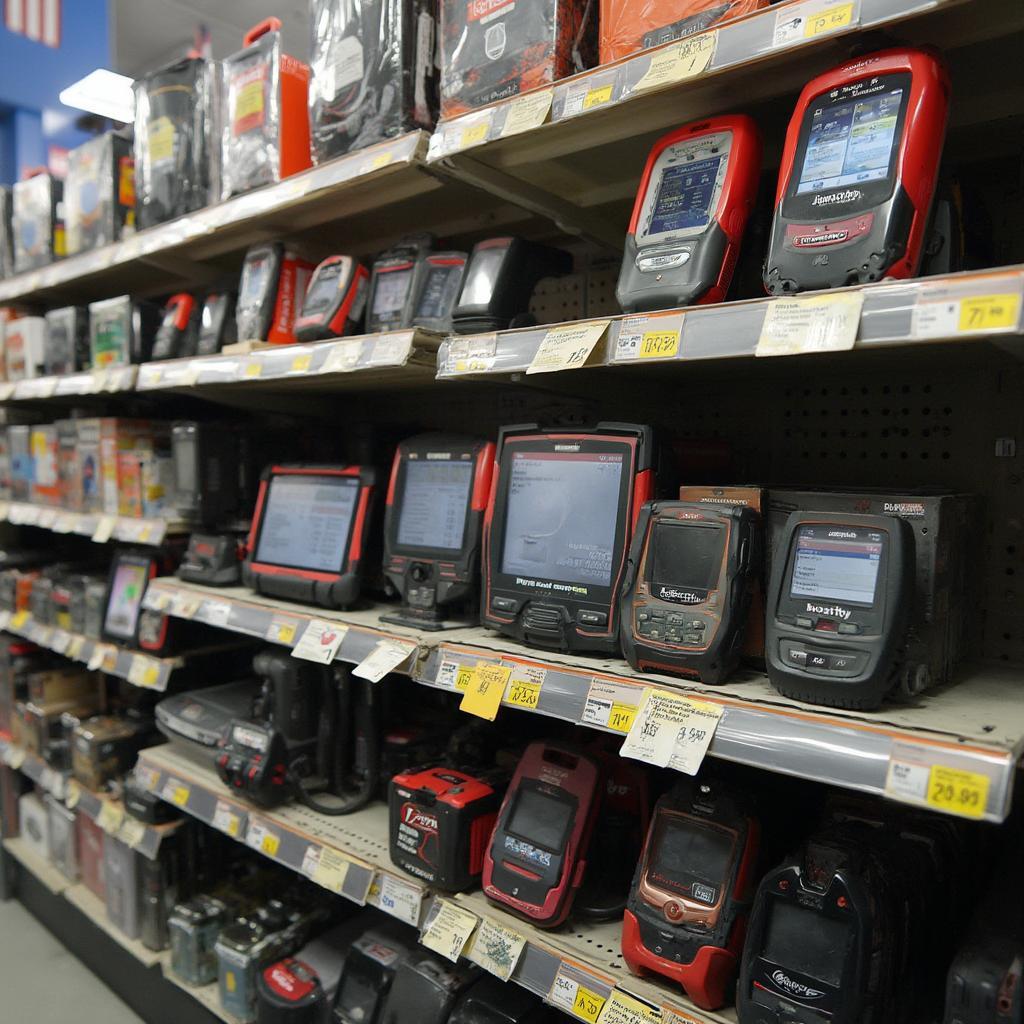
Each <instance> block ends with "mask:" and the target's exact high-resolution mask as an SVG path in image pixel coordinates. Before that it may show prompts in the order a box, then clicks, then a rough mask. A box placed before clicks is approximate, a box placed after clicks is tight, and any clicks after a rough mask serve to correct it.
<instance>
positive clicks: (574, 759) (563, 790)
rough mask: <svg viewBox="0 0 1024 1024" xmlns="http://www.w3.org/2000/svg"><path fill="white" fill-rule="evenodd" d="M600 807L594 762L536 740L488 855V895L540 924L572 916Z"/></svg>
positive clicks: (503, 807) (500, 815)
mask: <svg viewBox="0 0 1024 1024" xmlns="http://www.w3.org/2000/svg"><path fill="white" fill-rule="evenodd" d="M600 806H601V767H600V764H599V762H598V761H597V760H595V759H594V758H593V757H591V756H590V755H588V754H585V753H582V752H581V751H579V750H576V749H575V748H573V747H570V746H566V745H565V744H562V743H556V742H544V741H539V742H536V743H531V744H530V745H529V746H528V747H527V748H526V750H525V752H524V753H523V756H522V758H521V759H520V761H519V764H518V766H517V767H516V771H515V774H514V775H513V776H512V781H511V783H510V784H509V787H508V792H507V793H506V794H505V799H504V801H503V802H502V805H501V810H500V811H499V812H498V820H497V821H496V822H495V825H494V831H493V832H492V833H491V840H490V844H489V846H488V849H487V852H486V853H485V855H484V871H483V890H484V895H485V896H486V897H487V898H488V899H490V900H493V901H494V902H495V903H500V904H501V905H502V906H504V907H505V908H506V909H507V910H509V911H511V912H512V913H514V914H518V915H519V916H520V917H523V918H525V919H526V920H528V921H531V922H532V923H533V924H535V925H537V926H539V927H541V928H556V927H557V926H558V925H560V924H561V923H562V922H563V921H564V920H565V919H566V918H567V917H568V916H569V911H570V910H571V909H572V903H573V900H574V899H575V896H576V892H577V891H578V889H579V887H580V885H581V884H582V881H583V875H584V872H585V871H586V867H587V850H588V848H589V846H590V839H591V836H592V835H593V831H594V823H595V822H596V821H597V816H598V812H599V810H600Z"/></svg>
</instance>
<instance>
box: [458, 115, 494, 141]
mask: <svg viewBox="0 0 1024 1024" xmlns="http://www.w3.org/2000/svg"><path fill="white" fill-rule="evenodd" d="M493 117H494V111H493V110H488V111H487V113H486V115H485V116H484V117H482V118H480V119H479V120H475V121H474V123H473V124H469V125H467V126H466V127H465V128H463V129H462V131H461V132H460V133H459V144H458V146H457V147H455V148H456V149H457V150H458V149H469V148H470V147H471V146H479V145H480V144H481V143H482V142H486V141H487V133H488V131H489V130H490V127H491V119H492V118H493Z"/></svg>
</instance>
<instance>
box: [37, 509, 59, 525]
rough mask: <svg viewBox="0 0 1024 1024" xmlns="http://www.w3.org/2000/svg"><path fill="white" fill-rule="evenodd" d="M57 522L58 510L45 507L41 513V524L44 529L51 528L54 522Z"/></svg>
mask: <svg viewBox="0 0 1024 1024" xmlns="http://www.w3.org/2000/svg"><path fill="white" fill-rule="evenodd" d="M55 522H57V510H56V509H52V508H44V509H43V510H42V511H41V512H40V513H39V525H40V526H41V527H43V529H44V530H50V529H52V528H53V524H54V523H55Z"/></svg>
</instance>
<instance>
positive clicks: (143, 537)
mask: <svg viewBox="0 0 1024 1024" xmlns="http://www.w3.org/2000/svg"><path fill="white" fill-rule="evenodd" d="M152 533H153V527H152V526H151V525H150V524H149V523H147V524H146V525H145V526H143V527H142V528H141V529H140V530H139V532H138V534H137V536H138V538H139V543H140V544H148V543H149V538H150V536H151V535H152Z"/></svg>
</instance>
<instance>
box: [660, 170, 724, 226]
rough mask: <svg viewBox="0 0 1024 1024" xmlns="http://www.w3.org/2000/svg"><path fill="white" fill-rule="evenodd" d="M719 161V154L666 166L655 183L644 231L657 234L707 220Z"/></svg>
mask: <svg viewBox="0 0 1024 1024" xmlns="http://www.w3.org/2000/svg"><path fill="white" fill-rule="evenodd" d="M721 163H722V157H720V156H714V157H708V158H707V159H706V160H697V161H695V162H694V163H687V164H677V165H676V166H674V167H668V168H666V170H665V171H664V172H663V173H662V175H661V181H660V182H659V184H658V198H657V199H656V200H655V202H654V213H653V215H652V216H651V223H650V226H649V227H648V228H647V233H648V234H651V235H657V234H661V232H663V231H683V230H685V229H686V228H699V227H703V226H704V225H705V224H707V222H708V220H709V218H710V216H711V200H712V199H713V198H714V195H715V184H716V182H717V181H718V168H719V165H720V164H721Z"/></svg>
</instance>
